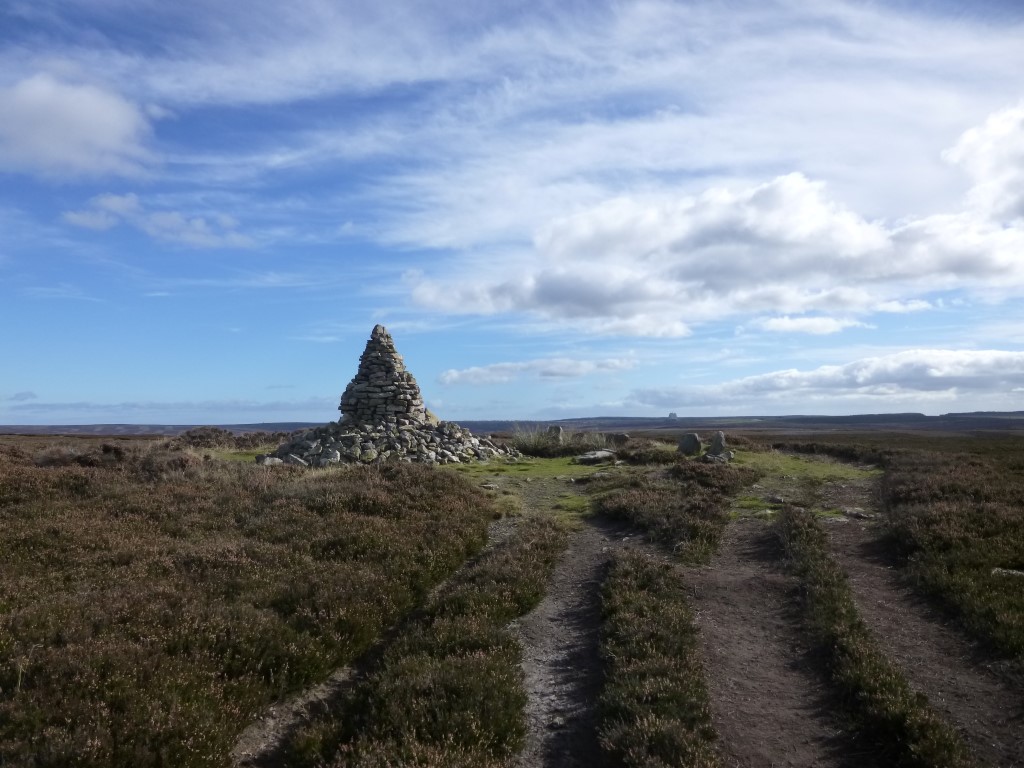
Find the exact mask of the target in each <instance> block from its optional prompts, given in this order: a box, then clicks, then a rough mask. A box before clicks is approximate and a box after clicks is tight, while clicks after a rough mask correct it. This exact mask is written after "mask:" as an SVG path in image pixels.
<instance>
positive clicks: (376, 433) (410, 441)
mask: <svg viewBox="0 0 1024 768" xmlns="http://www.w3.org/2000/svg"><path fill="white" fill-rule="evenodd" d="M338 410H340V411H341V413H342V416H341V419H339V420H338V421H337V422H330V423H328V424H324V425H323V426H321V427H316V428H314V429H311V430H308V431H306V432H304V433H303V434H302V435H300V436H299V437H298V438H297V439H295V440H293V441H291V442H289V443H285V444H284V445H282V446H280V447H279V448H278V449H277V450H276V451H274V453H272V454H270V455H269V456H263V455H260V456H257V457H256V462H257V463H258V464H263V465H275V464H282V463H283V464H292V465H295V466H302V467H329V466H334V465H338V464H355V463H362V464H379V463H382V462H385V461H406V462H418V463H430V464H457V463H462V462H468V461H487V460H489V459H492V458H495V457H505V458H512V459H515V458H517V457H518V456H519V455H520V454H519V452H518V451H516V450H515V449H514V448H511V447H508V448H506V447H504V446H499V445H496V444H494V443H492V442H491V441H490V440H487V439H486V438H477V437H474V436H473V434H472V433H471V432H470V431H469V430H468V429H465V428H463V427H460V426H459V425H458V424H454V423H451V422H444V421H438V420H437V419H436V418H435V417H434V416H433V415H432V414H431V413H430V412H429V411H428V410H427V409H426V408H425V407H424V405H423V397H422V395H421V394H420V388H419V385H417V384H416V379H414V378H413V376H412V374H411V373H409V372H408V371H406V370H405V363H404V362H403V360H402V356H401V355H399V354H398V351H397V350H396V349H395V343H394V341H393V340H392V339H391V334H389V333H388V332H387V330H386V329H385V328H384V326H383V325H377V326H375V327H374V329H373V333H372V334H371V335H370V339H369V341H367V342H366V349H365V350H364V351H363V354H362V356H361V357H360V358H359V370H358V371H357V372H356V375H355V377H354V378H353V379H352V381H351V382H350V383H349V385H348V387H346V389H345V393H344V394H343V395H342V397H341V405H340V406H339V408H338Z"/></svg>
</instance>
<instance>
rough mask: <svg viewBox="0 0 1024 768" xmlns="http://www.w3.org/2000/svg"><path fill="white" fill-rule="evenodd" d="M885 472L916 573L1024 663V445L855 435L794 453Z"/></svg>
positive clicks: (985, 439)
mask: <svg viewBox="0 0 1024 768" xmlns="http://www.w3.org/2000/svg"><path fill="white" fill-rule="evenodd" d="M787 447H789V448H791V449H796V450H801V451H804V452H818V453H827V454H829V455H832V456H837V457H839V458H847V459H851V460H855V461H861V462H864V461H868V462H872V463H877V464H879V465H880V466H882V467H883V468H884V469H885V474H884V476H883V480H882V495H883V502H884V505H885V513H886V518H887V523H888V527H889V531H890V533H891V535H892V538H893V540H894V541H895V542H896V543H897V544H898V545H899V546H900V548H901V549H902V552H903V554H904V556H905V557H906V566H907V573H908V575H909V576H910V577H911V579H912V580H913V581H914V583H915V584H916V585H917V586H918V588H919V589H921V591H923V592H924V593H925V594H926V595H928V596H929V597H931V598H932V599H934V600H935V601H936V602H937V603H938V604H939V605H940V606H942V607H943V608H945V609H946V610H947V611H948V612H949V613H950V614H951V615H952V616H954V617H956V618H957V619H958V620H959V621H960V622H961V624H962V625H963V626H964V628H965V629H966V630H967V631H968V632H969V633H971V634H972V635H973V636H974V637H976V638H977V639H979V640H981V641H982V642H984V643H986V644H987V645H988V646H989V647H990V648H992V649H993V650H994V651H996V652H997V653H999V654H1001V655H1004V656H1008V657H1010V658H1013V659H1016V660H1017V662H1018V665H1020V664H1021V663H1024V590H1022V589H1021V588H1020V579H1019V577H1013V576H1004V575H1001V574H1000V573H999V572H998V571H997V570H995V569H1000V568H1004V569H1010V570H1024V514H1022V513H1021V510H1022V509H1024V437H1020V436H1018V435H1013V434H1007V435H1001V434H998V433H983V434H978V435H957V436H955V437H947V436H933V435H927V434H923V435H899V436H898V437H897V438H895V439H894V438H893V437H892V436H886V435H878V434H869V435H849V436H846V437H845V438H843V441H842V442H832V438H830V441H829V442H821V443H799V444H793V443H788V444H787Z"/></svg>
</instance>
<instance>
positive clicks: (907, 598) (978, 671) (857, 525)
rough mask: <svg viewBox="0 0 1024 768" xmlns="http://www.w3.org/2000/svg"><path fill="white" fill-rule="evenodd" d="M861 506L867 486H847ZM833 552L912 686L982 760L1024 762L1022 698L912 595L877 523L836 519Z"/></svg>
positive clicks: (868, 502)
mask: <svg viewBox="0 0 1024 768" xmlns="http://www.w3.org/2000/svg"><path fill="white" fill-rule="evenodd" d="M858 490H859V497H856V498H854V499H853V500H854V501H856V502H859V503H858V504H857V506H860V507H862V508H865V509H869V510H871V509H872V500H873V498H874V494H873V493H872V492H871V490H872V489H871V488H870V486H869V485H867V484H863V485H861V486H860V487H859V488H858V486H855V485H854V486H851V485H848V486H847V488H846V493H847V494H850V493H851V492H854V493H856V492H857V491H858ZM828 531H829V539H830V543H831V546H832V551H833V554H834V556H835V557H836V559H837V560H838V561H839V564H840V565H841V566H842V567H843V570H844V571H846V574H847V576H848V577H849V579H850V585H851V587H852V588H853V593H854V599H855V600H856V603H857V608H858V611H859V612H860V615H861V617H862V618H863V619H864V622H865V623H866V624H867V625H868V627H870V628H871V630H872V632H873V633H874V634H875V636H876V637H877V638H878V640H879V644H880V646H881V647H882V650H883V651H884V652H885V653H886V655H888V656H889V658H891V659H892V660H893V661H894V662H896V664H897V665H898V666H899V667H900V669H901V670H902V671H903V673H904V675H906V677H907V679H908V680H909V681H910V684H911V686H912V687H913V688H914V689H915V690H917V691H920V692H921V693H923V694H925V695H926V696H927V697H928V701H929V702H930V703H931V705H932V707H934V708H935V710H936V711H937V712H939V713H940V714H941V715H943V716H944V717H945V718H946V719H947V720H948V721H949V722H950V723H952V724H953V725H955V726H956V727H957V728H958V730H959V731H960V733H961V735H962V736H963V738H964V740H965V741H966V743H967V744H968V746H969V747H970V749H971V753H972V754H973V755H974V756H975V758H976V759H978V760H979V761H980V762H981V763H982V764H984V765H988V766H1000V768H1003V767H1005V768H1013V767H1017V768H1020V766H1024V698H1022V696H1021V688H1020V687H1019V686H1017V687H1016V690H1015V689H1014V687H1011V686H1010V685H1008V684H1007V682H1006V681H1005V680H1004V679H1003V677H1002V676H1001V675H1000V674H998V667H997V666H995V665H992V664H990V663H987V662H986V660H985V659H984V657H982V656H981V655H979V654H978V653H977V651H976V649H974V648H973V647H972V646H971V644H970V643H968V642H967V641H966V640H965V639H964V637H963V635H962V633H961V632H960V631H959V630H958V629H957V628H956V627H955V626H952V625H950V624H949V623H948V622H945V621H943V619H942V618H941V617H940V616H938V615H937V614H936V612H935V611H934V610H933V609H932V608H931V607H930V606H929V605H927V604H926V603H925V602H924V601H923V600H921V599H920V598H918V597H917V596H915V594H914V593H913V592H912V591H911V589H910V587H909V586H908V585H907V584H906V583H905V582H904V581H903V580H902V579H901V578H900V575H899V571H898V570H897V569H896V568H895V567H894V564H895V562H896V561H895V558H894V555H893V553H892V552H891V551H890V550H889V549H888V548H887V547H886V546H885V544H884V542H883V540H882V539H881V538H880V536H879V531H878V528H877V527H876V526H874V525H873V524H871V523H869V522H864V521H862V520H857V519H851V520H845V519H839V520H836V521H834V522H832V523H830V524H829V526H828Z"/></svg>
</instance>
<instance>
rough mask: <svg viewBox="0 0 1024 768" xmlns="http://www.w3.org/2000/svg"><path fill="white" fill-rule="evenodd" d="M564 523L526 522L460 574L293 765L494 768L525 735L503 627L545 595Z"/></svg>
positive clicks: (297, 740) (516, 667)
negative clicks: (488, 767)
mask: <svg viewBox="0 0 1024 768" xmlns="http://www.w3.org/2000/svg"><path fill="white" fill-rule="evenodd" d="M565 542H566V534H565V529H564V527H562V526H560V525H558V524H557V523H555V522H554V521H552V520H550V519H545V518H541V517H527V518H524V519H523V520H522V521H521V522H520V523H519V527H518V529H517V531H516V532H515V534H513V536H512V538H510V539H509V540H508V541H507V542H505V543H504V544H502V545H500V546H498V547H496V548H495V549H493V550H491V551H490V552H488V553H486V554H485V555H484V556H483V557H482V558H481V559H480V561H479V562H477V563H476V564H474V565H473V566H471V567H470V568H468V569H465V570H464V571H462V572H460V573H459V574H458V575H457V576H456V577H455V578H454V579H453V581H452V582H451V583H450V584H448V585H447V586H446V587H445V588H444V589H442V590H441V591H440V593H439V594H437V595H436V596H435V597H433V598H432V599H431V600H430V601H429V603H428V604H427V606H426V607H425V609H424V611H423V613H422V615H421V616H420V617H419V618H418V619H417V620H415V621H414V622H412V623H411V624H410V625H409V626H408V627H406V629H405V631H403V632H402V633H401V635H400V636H399V637H398V638H397V639H396V640H395V641H394V643H393V644H392V645H391V646H390V647H388V648H387V649H386V651H385V652H384V654H383V657H382V659H381V661H380V663H379V664H378V665H377V667H376V668H375V669H374V670H373V671H372V672H371V673H370V674H369V675H368V676H367V678H366V680H365V681H364V683H363V684H362V685H359V686H357V687H356V688H354V689H353V690H352V691H350V692H349V694H348V696H347V697H346V698H345V700H344V701H342V702H341V703H340V704H339V705H338V707H337V708H336V710H335V711H334V713H333V715H332V716H331V717H329V718H326V719H323V720H321V721H319V722H316V723H313V724H311V725H308V726H306V727H304V728H303V729H301V730H300V731H299V732H298V733H297V734H295V736H294V737H293V738H292V740H291V742H290V744H289V756H288V764H289V765H293V766H313V765H323V764H329V765H332V766H370V765H373V766H386V765H423V766H467V767H468V766H498V765H507V764H508V762H509V761H510V760H511V759H512V758H513V757H514V756H515V754H516V753H517V752H518V751H519V750H520V748H521V747H522V744H523V740H524V737H525V733H526V724H525V714H524V706H525V704H526V693H525V690H524V688H523V680H522V672H521V669H520V663H521V649H520V647H519V644H518V641H517V640H516V639H515V638H514V637H513V636H512V634H511V632H510V631H509V629H508V624H509V622H510V621H512V620H513V619H515V618H516V617H518V616H521V615H523V614H525V613H526V612H528V611H529V610H530V609H531V608H533V606H535V605H536V604H537V603H538V602H539V601H540V599H541V597H542V596H543V594H544V590H545V588H546V586H547V582H548V579H549V578H550V574H551V570H552V568H553V567H554V564H555V561H556V560H557V557H558V555H559V553H560V552H561V551H562V549H563V548H564V547H565Z"/></svg>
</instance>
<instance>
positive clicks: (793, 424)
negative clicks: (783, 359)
mask: <svg viewBox="0 0 1024 768" xmlns="http://www.w3.org/2000/svg"><path fill="white" fill-rule="evenodd" d="M321 423H322V422H306V421H288V422H261V423H258V424H77V425H31V426H30V425H0V434H6V435H95V436H102V435H110V436H122V437H135V436H144V435H150V436H158V437H159V436H168V437H170V436H173V435H178V434H181V433H182V432H185V431H187V430H189V429H195V428H196V427H203V426H206V427H209V426H215V427H220V428H221V429H227V430H230V431H231V432H235V433H237V434H242V433H246V432H293V431H295V430H297V429H309V428H311V427H317V426H320V424H321ZM459 423H460V424H461V425H462V426H464V427H467V428H468V429H470V430H472V431H473V432H474V433H475V434H478V435H486V434H494V433H500V432H505V433H508V432H513V431H514V430H516V429H535V428H543V427H547V426H550V425H552V424H558V425H561V426H563V427H565V428H567V429H578V430H597V431H603V432H629V431H631V430H632V431H637V432H659V431H665V432H671V433H679V432H683V431H698V430H713V429H739V430H744V431H764V432H821V431H826V432H827V431H853V430H856V431H864V430H874V429H878V430H888V431H896V432H899V431H937V432H969V431H974V430H982V431H984V430H1024V411H1007V412H998V411H977V412H974V413H947V414H943V415H942V416H925V415H924V414H922V413H875V414H871V413H868V414H853V415H850V416H813V415H809V416H807V415H791V416H717V417H710V416H699V417H698V416H691V417H680V418H668V417H667V416H659V417H637V416H597V417H593V418H585V419H555V420H551V421H532V420H525V419H524V420H510V419H503V420H497V419H494V420H467V421H460V422H459Z"/></svg>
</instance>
